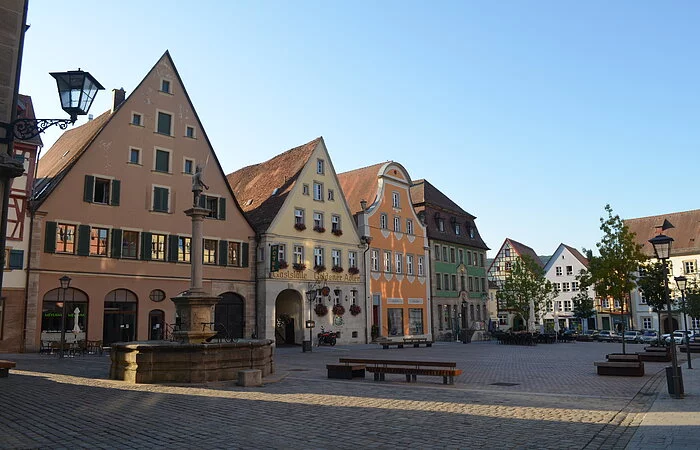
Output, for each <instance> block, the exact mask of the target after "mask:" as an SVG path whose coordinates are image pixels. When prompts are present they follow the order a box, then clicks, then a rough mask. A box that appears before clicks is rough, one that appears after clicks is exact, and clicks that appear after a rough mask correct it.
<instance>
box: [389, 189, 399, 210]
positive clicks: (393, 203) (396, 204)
mask: <svg viewBox="0 0 700 450" xmlns="http://www.w3.org/2000/svg"><path fill="white" fill-rule="evenodd" d="M391 206H393V207H394V208H400V207H401V204H400V203H399V193H398V192H392V193H391Z"/></svg>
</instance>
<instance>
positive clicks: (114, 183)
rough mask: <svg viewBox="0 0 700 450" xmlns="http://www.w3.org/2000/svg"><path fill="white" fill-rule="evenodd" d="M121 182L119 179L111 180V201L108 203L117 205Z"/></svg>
mask: <svg viewBox="0 0 700 450" xmlns="http://www.w3.org/2000/svg"><path fill="white" fill-rule="evenodd" d="M121 184H122V183H121V181H119V180H112V201H111V203H110V204H111V205H112V206H119V198H120V196H121V193H120V192H119V191H120V189H121Z"/></svg>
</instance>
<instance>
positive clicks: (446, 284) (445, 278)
mask: <svg viewBox="0 0 700 450" xmlns="http://www.w3.org/2000/svg"><path fill="white" fill-rule="evenodd" d="M442 276H443V283H442V286H443V288H444V289H445V290H446V291H449V290H450V275H449V274H447V273H445V274H443V275H442Z"/></svg>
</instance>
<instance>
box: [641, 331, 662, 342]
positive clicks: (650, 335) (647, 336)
mask: <svg viewBox="0 0 700 450" xmlns="http://www.w3.org/2000/svg"><path fill="white" fill-rule="evenodd" d="M658 341H659V334H658V333H657V332H656V331H645V332H644V334H643V335H641V336H640V337H639V340H638V342H641V343H643V344H655V343H657V342H658Z"/></svg>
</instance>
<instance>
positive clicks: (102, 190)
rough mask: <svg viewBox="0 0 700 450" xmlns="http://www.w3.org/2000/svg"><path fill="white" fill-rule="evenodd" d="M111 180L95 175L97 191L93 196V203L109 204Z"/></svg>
mask: <svg viewBox="0 0 700 450" xmlns="http://www.w3.org/2000/svg"><path fill="white" fill-rule="evenodd" d="M111 184H112V182H111V180H106V179H104V178H97V177H95V192H94V194H93V197H92V201H93V203H102V204H104V205H108V204H109V187H110V185H111Z"/></svg>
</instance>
